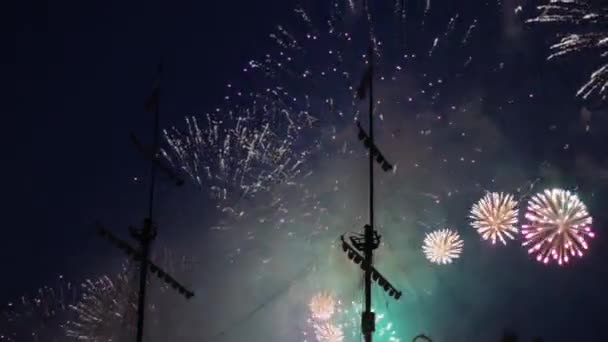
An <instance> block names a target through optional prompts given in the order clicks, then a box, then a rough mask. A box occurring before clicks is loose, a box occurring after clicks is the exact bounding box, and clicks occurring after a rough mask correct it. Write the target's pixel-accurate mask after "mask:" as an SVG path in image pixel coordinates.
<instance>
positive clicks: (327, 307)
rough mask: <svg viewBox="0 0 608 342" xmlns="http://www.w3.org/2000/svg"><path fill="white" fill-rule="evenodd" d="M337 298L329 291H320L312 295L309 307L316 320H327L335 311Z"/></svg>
mask: <svg viewBox="0 0 608 342" xmlns="http://www.w3.org/2000/svg"><path fill="white" fill-rule="evenodd" d="M335 306H336V300H335V299H334V296H333V295H332V294H331V293H329V292H320V293H317V294H316V295H314V296H313V297H312V299H311V300H310V303H309V304H308V307H309V308H310V313H311V316H312V318H313V319H314V320H319V321H327V320H329V319H330V318H331V317H332V316H333V315H334V312H335Z"/></svg>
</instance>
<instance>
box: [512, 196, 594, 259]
mask: <svg viewBox="0 0 608 342" xmlns="http://www.w3.org/2000/svg"><path fill="white" fill-rule="evenodd" d="M525 217H526V220H527V221H528V222H527V223H526V224H524V225H522V230H521V232H522V234H523V236H524V239H525V241H524V242H523V246H531V247H530V248H529V249H528V253H529V254H534V253H535V254H536V260H538V261H540V262H543V263H545V264H547V263H548V262H549V261H551V260H552V259H553V260H555V261H557V263H558V264H559V265H562V264H563V263H568V262H569V260H570V257H569V256H579V257H582V256H583V251H585V250H586V249H587V248H588V245H587V242H586V240H585V239H586V238H593V237H594V236H595V234H594V233H593V232H592V231H591V223H592V222H593V219H592V218H591V216H590V215H589V213H588V212H587V207H586V206H585V204H584V203H583V202H582V201H581V200H580V199H579V198H578V196H577V195H576V194H574V193H571V192H570V191H566V190H562V189H551V190H545V191H544V192H541V193H538V194H536V195H535V196H533V197H532V198H531V199H530V201H529V202H528V210H527V212H526V216H525Z"/></svg>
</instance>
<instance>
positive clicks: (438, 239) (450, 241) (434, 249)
mask: <svg viewBox="0 0 608 342" xmlns="http://www.w3.org/2000/svg"><path fill="white" fill-rule="evenodd" d="M463 246H464V242H463V241H462V240H461V239H460V235H458V233H457V232H455V231H453V230H450V229H441V230H436V231H434V232H431V233H428V234H426V237H425V238H424V243H423V246H422V251H423V252H424V254H425V255H426V258H427V259H428V260H429V261H430V262H432V263H436V264H440V265H441V264H444V265H445V264H451V263H452V262H453V261H454V259H457V258H458V257H459V256H460V253H462V247H463Z"/></svg>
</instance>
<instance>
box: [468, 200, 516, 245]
mask: <svg viewBox="0 0 608 342" xmlns="http://www.w3.org/2000/svg"><path fill="white" fill-rule="evenodd" d="M469 217H470V218H471V219H472V220H473V222H471V226H473V228H475V229H477V232H478V233H479V234H480V235H481V237H482V238H483V239H484V240H491V241H492V244H495V243H496V240H497V239H498V240H500V241H501V242H502V243H503V245H506V244H507V241H506V240H505V237H508V238H509V239H511V240H513V239H515V235H514V234H517V232H518V230H517V227H516V225H517V202H515V200H513V196H512V195H510V194H504V193H502V192H500V193H498V192H492V193H488V194H486V195H485V196H484V197H483V198H482V199H480V200H479V202H477V203H476V204H475V205H473V208H472V209H471V214H470V215H469Z"/></svg>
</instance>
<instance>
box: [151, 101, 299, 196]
mask: <svg viewBox="0 0 608 342" xmlns="http://www.w3.org/2000/svg"><path fill="white" fill-rule="evenodd" d="M281 94H282V93H281ZM281 94H279V93H278V90H275V91H271V94H270V95H268V96H265V97H259V96H258V97H256V98H255V99H254V100H252V104H251V105H248V106H236V108H225V109H220V108H217V110H216V111H214V112H211V113H208V114H206V115H205V117H204V119H202V120H201V119H198V118H196V117H188V118H186V120H185V128H183V129H178V128H176V127H173V128H171V129H169V130H165V131H164V137H165V141H166V142H167V147H166V148H163V149H162V150H161V153H162V155H163V156H164V157H165V159H166V160H167V161H168V162H169V163H170V164H171V165H172V166H173V167H174V168H176V169H178V170H180V171H182V172H184V173H186V174H187V175H189V176H190V177H191V178H192V179H193V180H194V181H196V183H197V184H199V185H200V186H205V187H206V188H207V189H208V190H209V192H210V194H211V196H212V197H213V198H214V199H215V200H217V201H218V206H221V207H225V206H233V205H234V204H235V203H236V202H237V201H238V200H239V199H241V198H248V197H251V196H254V195H255V194H257V193H259V192H262V191H267V190H269V189H270V187H271V186H273V185H276V184H283V183H289V182H290V181H292V179H293V178H294V177H295V176H297V175H298V174H299V173H300V170H299V167H300V165H301V164H302V163H303V162H304V161H305V159H306V153H299V154H298V153H296V152H295V151H294V150H293V145H294V144H295V142H296V141H297V138H298V135H299V132H300V131H301V130H302V129H303V128H304V127H306V126H307V121H304V120H303V118H304V117H305V116H304V115H303V114H302V113H294V111H291V110H289V109H288V107H287V105H285V103H284V102H283V101H281V100H279V99H277V97H278V96H279V95H281ZM271 97H272V98H271ZM300 114H302V115H300Z"/></svg>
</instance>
